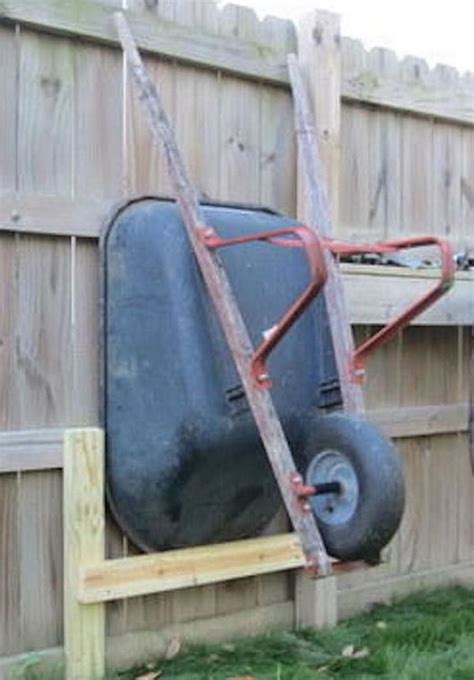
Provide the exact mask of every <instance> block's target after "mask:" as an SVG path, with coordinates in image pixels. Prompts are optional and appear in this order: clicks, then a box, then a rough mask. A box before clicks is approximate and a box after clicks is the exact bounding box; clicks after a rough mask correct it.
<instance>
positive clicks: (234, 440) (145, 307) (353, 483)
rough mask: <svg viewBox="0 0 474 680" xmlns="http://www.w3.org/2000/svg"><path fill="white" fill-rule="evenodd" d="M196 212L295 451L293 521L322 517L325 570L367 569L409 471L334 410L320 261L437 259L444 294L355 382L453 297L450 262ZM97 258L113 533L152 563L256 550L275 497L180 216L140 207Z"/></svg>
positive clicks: (124, 212)
mask: <svg viewBox="0 0 474 680" xmlns="http://www.w3.org/2000/svg"><path fill="white" fill-rule="evenodd" d="M202 209H203V214H204V218H205V227H204V228H203V229H202V232H201V233H200V235H199V238H200V239H201V240H202V243H203V244H205V246H206V248H208V249H209V250H217V249H219V251H220V257H221V264H220V265H219V266H222V267H223V268H224V269H225V271H226V273H227V276H228V279H229V281H230V284H231V286H232V289H233V293H234V296H235V299H236V301H237V303H238V306H239V309H240V312H241V314H242V317H243V320H244V322H245V325H246V327H247V330H248V332H249V335H250V339H251V341H252V344H253V347H254V348H256V349H255V351H254V353H253V356H252V357H251V362H250V365H251V372H252V377H253V380H254V383H255V389H257V390H269V389H270V388H271V396H272V400H273V403H274V405H275V408H276V412H277V414H278V418H279V420H280V422H281V424H282V427H283V430H284V434H285V436H286V439H287V440H288V442H289V444H290V448H291V452H292V454H293V459H294V462H295V465H296V470H297V471H296V473H295V472H294V473H292V475H291V478H290V479H288V485H289V487H290V491H291V493H293V495H294V498H295V499H296V502H297V503H298V508H299V511H300V512H301V513H302V515H304V514H305V513H306V514H307V513H309V514H311V515H312V516H313V517H314V518H315V520H316V523H317V527H318V529H319V531H320V533H321V535H322V538H323V542H324V544H325V547H326V550H327V552H328V553H329V555H331V556H332V557H334V558H337V559H338V560H342V561H355V560H366V561H369V562H376V561H377V560H378V559H379V555H380V551H381V550H382V548H383V547H384V546H385V545H386V544H387V543H388V542H389V541H390V539H391V538H392V536H393V535H394V533H395V532H396V530H397V528H398V526H399V524H400V521H401V518H402V514H403V508H404V500H405V491H404V480H403V471H402V464H401V460H400V457H399V455H398V453H397V451H396V450H395V447H394V446H393V444H392V442H391V441H390V440H389V439H388V438H387V437H386V436H385V435H384V434H383V433H382V432H381V431H380V430H379V429H378V428H377V427H375V426H374V425H372V424H371V423H369V422H367V421H366V420H364V419H363V418H361V417H355V416H352V415H347V414H344V413H342V412H341V410H340V409H341V394H340V388H339V376H338V374H337V370H336V365H335V360H334V352H333V346H332V341H331V335H330V332H329V327H328V318H327V310H326V308H325V302H324V299H323V296H322V295H320V292H321V290H322V288H323V286H324V282H325V276H326V272H325V265H324V257H323V250H324V249H325V248H326V249H329V250H331V251H332V252H333V253H335V254H341V253H344V254H347V253H349V252H367V251H369V252H377V253H380V252H393V251H395V250H398V249H400V248H402V247H403V248H407V247H416V246H422V245H437V246H439V247H440V250H441V264H442V267H441V278H440V281H439V283H437V284H436V285H435V286H434V287H433V288H432V289H430V290H429V291H428V292H427V293H426V294H425V295H424V296H423V297H422V298H421V299H420V300H418V301H416V302H415V303H414V305H413V306H412V307H410V308H409V309H408V310H406V312H404V313H403V314H402V315H400V316H399V317H398V318H397V319H395V320H394V321H393V322H392V323H390V324H388V325H387V326H385V327H384V328H382V329H381V330H380V331H378V332H377V333H376V334H375V335H374V336H373V337H371V338H369V340H367V341H366V342H365V343H364V344H363V345H362V346H361V347H360V348H359V349H358V350H357V351H356V354H355V356H354V358H353V376H352V379H353V380H356V381H360V380H361V375H362V371H363V368H364V365H365V361H366V359H367V357H368V355H369V353H370V352H371V351H372V350H374V349H375V348H376V347H377V346H379V345H380V344H382V343H383V342H386V341H387V340H389V339H390V338H391V337H393V335H395V334H396V333H397V332H398V331H399V330H400V329H401V328H402V327H403V326H405V325H406V324H408V323H409V322H410V321H411V320H412V319H413V318H414V317H415V316H416V315H417V314H419V313H421V312H422V311H423V310H424V309H426V307H427V306H428V305H430V304H432V303H433V302H434V301H435V300H436V299H438V298H439V297H440V296H441V295H442V294H443V293H444V292H446V290H447V289H448V288H449V286H450V285H451V282H452V279H453V274H454V264H453V258H452V252H451V249H450V247H449V245H448V244H446V243H445V242H444V241H440V240H439V239H436V238H434V237H426V238H418V239H408V240H404V241H397V242H391V243H388V244H376V245H374V246H351V245H346V244H341V243H339V242H336V241H326V242H323V241H321V240H320V239H319V238H318V237H317V235H316V234H315V232H314V231H312V230H310V229H308V228H306V227H305V226H304V225H301V224H297V223H295V221H294V220H293V219H290V218H288V217H284V216H281V215H279V214H276V213H274V212H271V211H269V210H264V209H261V208H252V207H247V206H236V205H218V204H213V205H204V206H203V208H202ZM271 246H273V247H271ZM101 253H102V273H103V284H104V285H103V361H102V364H103V424H104V427H105V430H106V433H107V468H106V471H107V487H108V498H109V503H110V506H111V508H112V510H113V513H114V515H115V518H116V519H117V521H118V523H119V525H120V526H121V527H122V528H123V530H124V531H125V532H126V533H127V535H128V536H129V537H130V538H131V540H132V541H133V542H134V543H135V544H136V545H137V546H139V547H140V548H142V549H144V550H146V551H161V550H168V549H172V548H182V547H188V546H196V545H203V544H209V543H220V542H225V541H232V540H236V539H241V538H246V537H251V536H255V535H257V534H258V533H259V532H262V531H263V530H264V529H265V527H266V526H268V524H269V523H270V522H271V520H272V519H273V517H274V516H275V514H276V513H277V511H278V509H279V507H280V506H281V495H280V492H279V488H278V485H277V483H276V481H275V475H274V474H273V472H274V471H272V468H271V466H270V463H269V459H268V456H267V455H266V452H265V448H264V446H263V444H262V439H261V435H260V432H259V429H258V427H257V425H256V423H255V420H254V417H253V415H252V412H251V408H250V405H249V400H248V398H247V395H246V390H245V389H244V386H243V384H242V380H241V376H240V375H239V373H238V371H237V370H236V366H235V362H234V360H233V356H232V354H231V352H230V350H229V346H228V343H227V342H226V338H225V337H224V332H223V329H222V326H221V324H220V323H219V320H218V318H217V316H216V312H215V309H214V307H213V305H212V303H211V301H210V298H209V295H208V293H207V289H206V286H205V284H204V282H203V278H202V275H201V272H200V269H199V267H198V264H197V262H196V259H195V257H194V254H193V250H192V247H191V244H190V242H189V239H188V237H187V235H186V231H185V229H184V226H183V222H182V219H181V216H180V213H179V210H178V209H177V207H176V204H175V203H174V202H172V201H170V200H164V199H158V198H144V199H140V200H136V201H133V202H131V203H129V204H128V205H126V206H124V207H122V208H121V209H120V210H119V211H118V213H117V214H116V215H115V216H114V218H113V219H112V221H111V223H110V224H109V226H108V228H107V230H106V232H105V234H104V236H103V239H102V247H101ZM305 256H306V257H305ZM280 488H281V485H280Z"/></svg>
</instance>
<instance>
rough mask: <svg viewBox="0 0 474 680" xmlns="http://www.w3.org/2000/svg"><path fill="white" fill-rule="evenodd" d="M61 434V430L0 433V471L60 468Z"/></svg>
mask: <svg viewBox="0 0 474 680" xmlns="http://www.w3.org/2000/svg"><path fill="white" fill-rule="evenodd" d="M63 435H64V430H62V429H44V430H18V431H14V430H13V431H6V432H0V472H1V473H7V472H17V471H18V472H19V471H22V472H25V471H27V470H49V469H53V468H61V467H62V466H63V455H62V438H63Z"/></svg>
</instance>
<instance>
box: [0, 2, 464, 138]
mask: <svg viewBox="0 0 474 680" xmlns="http://www.w3.org/2000/svg"><path fill="white" fill-rule="evenodd" d="M187 4H188V14H193V13H194V15H195V17H196V19H195V20H196V21H198V22H199V20H200V18H201V17H203V16H204V17H205V16H206V14H205V12H204V8H203V6H205V5H209V4H210V3H203V2H194V3H192V4H191V3H189V0H188V3H187ZM129 6H130V10H131V11H130V12H129V20H130V23H131V26H132V29H133V32H134V34H135V35H136V36H137V42H138V46H139V48H140V49H143V50H145V51H147V52H154V53H158V54H160V55H162V56H165V57H168V58H171V59H178V60H179V61H182V62H191V63H194V64H197V65H199V66H203V67H206V68H216V69H220V70H223V71H227V72H232V73H238V74H240V75H242V76H244V77H246V78H251V79H257V80H260V81H262V80H263V81H267V82H273V83H276V84H279V85H281V86H284V87H287V86H288V82H289V81H288V74H287V71H286V68H285V58H286V54H287V53H288V52H291V51H293V50H294V47H295V37H294V28H293V27H292V25H291V23H290V22H285V23H286V25H285V27H284V28H283V30H282V29H279V30H277V31H275V29H274V27H273V26H272V19H273V18H270V19H266V20H264V21H261V22H257V21H256V20H255V19H254V18H251V15H250V14H249V12H248V11H247V15H246V16H247V19H246V20H245V14H243V13H242V11H241V13H240V16H239V19H240V21H239V24H238V25H237V24H234V27H233V28H234V29H235V32H234V33H233V34H232V36H231V39H230V40H229V39H225V38H224V37H223V36H222V34H219V31H218V30H217V26H218V25H219V24H221V25H222V24H226V23H227V24H229V16H228V15H230V14H231V12H232V10H226V9H225V8H224V10H223V11H221V12H217V11H214V12H211V10H210V8H207V20H208V22H209V25H210V27H211V30H209V26H208V27H207V28H208V30H206V31H199V32H198V33H196V32H195V31H193V30H192V26H190V25H189V24H188V25H186V24H187V23H188V22H186V21H183V15H181V16H180V17H176V16H175V14H174V12H173V7H172V5H171V4H170V2H169V0H168V1H167V2H163V1H160V3H159V5H157V7H158V9H157V10H155V11H153V6H152V7H151V8H149V6H148V4H147V3H144V1H143V0H134V1H133V2H129ZM121 7H122V5H121V3H120V2H118V0H110V1H109V2H107V3H96V2H94V1H93V0H80V2H71V1H70V0H69V1H68V2H55V0H48V2H42V3H37V2H35V0H21V1H20V0H3V3H2V7H1V12H0V20H1V21H2V22H4V23H14V22H19V23H21V24H22V25H24V26H28V27H32V28H37V29H40V30H42V31H47V32H50V33H56V34H63V35H64V34H65V35H71V36H80V37H82V38H85V39H87V40H90V41H93V42H98V43H102V44H107V45H116V44H117V38H116V35H115V33H114V30H113V27H112V22H111V20H110V14H111V10H113V9H114V8H116V9H119V8H121ZM170 8H171V10H170ZM184 16H186V15H184ZM160 19H161V21H160ZM163 19H164V21H163ZM245 21H247V27H248V26H249V25H251V24H253V28H254V33H255V34H256V38H257V39H256V40H254V41H249V40H248V39H246V36H245V35H244V36H242V35H241V32H240V28H239V27H240V26H241V25H242V26H244V25H245ZM282 33H283V34H284V33H286V39H285V40H282ZM342 48H343V53H344V62H345V73H344V78H343V82H342V95H343V98H344V100H345V101H347V102H355V101H356V102H361V101H362V102H365V103H367V104H371V105H376V106H379V107H383V108H386V109H392V110H401V111H408V112H410V113H412V114H416V115H419V116H426V117H431V116H435V117H437V118H442V119H445V120H452V121H457V122H460V123H463V124H468V125H469V124H472V123H473V121H474V104H473V96H472V88H473V85H472V76H471V77H470V76H469V74H467V75H465V76H464V77H463V76H461V75H459V74H456V75H455V77H454V78H451V79H446V77H445V72H446V69H445V68H444V69H443V68H442V67H441V68H437V69H433V70H430V69H428V68H427V67H426V65H424V64H423V62H422V61H421V60H413V59H411V58H409V59H407V60H405V61H404V62H396V60H395V65H396V67H397V68H396V69H392V70H391V71H388V72H387V71H385V70H384V62H385V64H386V63H387V61H389V59H388V58H387V57H385V59H384V58H383V57H382V58H381V59H380V58H379V55H378V52H385V53H388V54H389V55H390V53H389V51H388V50H378V49H377V50H374V51H372V53H366V57H365V58H364V59H363V60H361V59H359V62H357V60H356V59H354V55H356V56H357V55H359V56H360V54H361V53H362V52H364V50H363V48H362V46H361V45H360V43H358V41H354V40H351V39H349V38H344V39H343V40H342ZM374 53H375V54H374ZM392 57H393V55H392ZM347 64H350V65H351V68H347V66H346V65H347ZM401 74H403V78H402V77H400V76H401Z"/></svg>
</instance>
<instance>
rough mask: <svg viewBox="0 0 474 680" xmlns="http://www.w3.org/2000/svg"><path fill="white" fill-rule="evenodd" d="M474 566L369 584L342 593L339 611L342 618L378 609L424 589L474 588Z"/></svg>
mask: <svg viewBox="0 0 474 680" xmlns="http://www.w3.org/2000/svg"><path fill="white" fill-rule="evenodd" d="M473 583H474V564H473V563H472V562H462V563H460V564H454V565H450V566H447V567H441V568H440V567H438V568H435V569H426V570H423V571H418V572H415V573H409V574H403V575H398V576H394V577H393V578H389V579H386V580H385V581H382V582H381V583H365V584H362V585H360V586H358V587H355V588H352V589H349V590H344V591H341V592H340V593H339V594H338V609H339V613H340V617H341V618H342V619H346V618H349V617H350V616H354V615H355V614H357V613H359V612H361V611H368V610H369V611H370V610H371V609H372V608H373V607H374V606H377V605H380V604H389V603H390V602H391V601H392V600H393V598H395V597H397V598H399V597H404V596H406V595H409V594H410V593H414V592H417V591H420V590H432V589H436V588H447V587H449V586H452V585H464V586H468V587H472V585H473Z"/></svg>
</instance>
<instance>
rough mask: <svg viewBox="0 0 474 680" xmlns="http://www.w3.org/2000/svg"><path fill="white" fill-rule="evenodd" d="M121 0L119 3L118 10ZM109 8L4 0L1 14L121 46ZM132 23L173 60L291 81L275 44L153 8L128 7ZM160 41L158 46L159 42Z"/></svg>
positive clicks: (153, 48) (140, 36) (149, 47)
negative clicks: (163, 17) (200, 28)
mask: <svg viewBox="0 0 474 680" xmlns="http://www.w3.org/2000/svg"><path fill="white" fill-rule="evenodd" d="M120 6H121V3H118V2H117V3H116V9H119V8H120ZM110 9H111V8H110V7H106V6H104V5H103V4H99V3H97V2H94V1H93V0H80V2H58V1H57V0H50V1H49V2H44V3H43V2H42V3H38V2H36V1H35V0H21V1H20V0H4V1H3V2H2V6H1V13H0V19H1V20H2V21H3V22H7V21H8V22H19V23H21V24H23V25H25V26H29V27H33V28H36V29H41V30H42V31H47V32H49V33H57V34H65V35H74V36H81V37H82V38H86V39H88V40H92V41H94V42H100V43H103V44H107V45H117V43H118V39H117V34H116V32H115V30H114V26H113V22H112V21H111V11H110ZM127 19H128V21H129V23H130V28H131V30H132V31H133V34H134V35H135V36H136V39H137V45H138V47H139V49H141V50H143V51H145V52H154V53H155V54H156V53H158V54H160V55H162V56H166V57H169V58H172V59H179V60H182V61H187V62H190V63H193V64H198V65H200V66H205V67H208V68H212V69H221V70H223V71H229V72H231V73H244V74H245V75H246V77H250V78H254V79H257V80H264V81H269V82H276V83H281V82H283V83H285V82H287V76H286V66H285V62H284V57H283V58H282V55H281V52H279V51H278V50H277V49H275V48H274V47H273V46H272V44H271V43H269V42H268V40H267V41H266V43H265V44H261V43H257V44H255V43H251V42H249V41H246V40H243V39H242V38H240V37H238V36H233V37H232V39H231V40H229V39H228V38H227V39H226V38H224V37H223V36H220V35H217V34H215V33H214V34H213V33H207V32H206V33H204V32H195V31H193V30H192V29H191V28H190V27H187V26H184V25H182V24H178V23H172V22H169V21H166V22H165V21H159V17H158V16H155V15H154V14H153V13H151V12H147V13H144V12H128V13H127ZM158 46H159V47H158Z"/></svg>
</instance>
